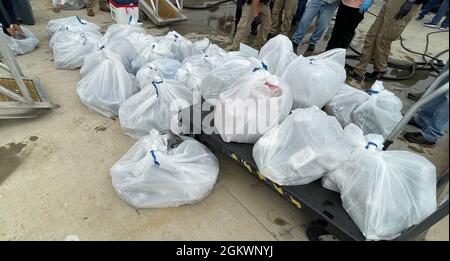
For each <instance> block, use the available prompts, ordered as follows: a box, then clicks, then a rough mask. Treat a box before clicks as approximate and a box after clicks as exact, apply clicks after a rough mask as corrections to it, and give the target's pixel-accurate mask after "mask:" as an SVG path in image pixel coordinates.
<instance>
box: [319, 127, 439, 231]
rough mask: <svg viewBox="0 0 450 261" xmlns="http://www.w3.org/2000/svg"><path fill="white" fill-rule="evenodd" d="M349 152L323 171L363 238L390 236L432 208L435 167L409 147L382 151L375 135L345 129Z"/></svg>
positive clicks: (434, 195) (428, 213) (434, 199)
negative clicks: (337, 164)
mask: <svg viewBox="0 0 450 261" xmlns="http://www.w3.org/2000/svg"><path fill="white" fill-rule="evenodd" d="M344 133H345V136H346V141H347V143H348V144H349V145H350V146H352V147H353V149H352V153H351V156H350V158H349V159H348V161H347V162H345V163H344V164H342V165H341V166H340V167H339V168H338V169H336V170H335V171H333V172H331V173H329V174H327V175H329V176H330V180H331V181H332V182H331V183H333V182H336V188H338V190H339V191H340V192H341V198H342V205H343V207H344V209H345V210H346V211H347V212H348V214H349V215H350V216H351V217H352V219H353V221H355V223H356V225H357V226H358V227H359V229H360V230H361V232H362V233H363V234H364V235H365V236H366V238H367V239H368V240H389V239H394V238H395V237H397V236H398V235H399V234H400V233H401V232H402V231H404V230H405V229H407V228H409V227H410V226H412V225H414V224H417V223H419V222H420V221H422V220H423V219H424V218H425V217H427V216H428V215H430V214H431V213H432V212H433V211H434V210H435V209H436V206H437V204H436V168H435V166H434V165H433V164H432V163H431V162H429V161H428V160H427V159H425V158H424V157H422V156H419V155H417V154H414V153H411V152H409V151H382V148H383V142H382V141H383V138H382V137H381V136H380V135H371V136H370V137H364V135H363V132H362V130H361V129H359V128H358V127H356V126H355V125H349V126H347V127H346V128H345V130H344Z"/></svg>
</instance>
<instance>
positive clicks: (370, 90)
mask: <svg viewBox="0 0 450 261" xmlns="http://www.w3.org/2000/svg"><path fill="white" fill-rule="evenodd" d="M366 92H367V93H371V94H378V93H380V92H379V91H374V90H372V89H368V90H366Z"/></svg>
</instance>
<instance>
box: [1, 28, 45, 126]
mask: <svg viewBox="0 0 450 261" xmlns="http://www.w3.org/2000/svg"><path fill="white" fill-rule="evenodd" d="M0 30H2V27H1V26H0ZM6 37H8V36H6V35H5V34H0V69H2V70H4V71H6V72H7V73H8V76H0V119H16V118H35V117H37V116H38V114H39V113H42V112H46V111H48V110H50V109H51V108H52V105H51V103H50V101H49V99H48V96H47V94H46V92H45V90H44V88H43V87H42V84H41V82H40V81H39V79H38V78H36V77H33V78H30V77H25V76H24V74H23V72H22V70H21V69H20V67H19V65H18V64H17V61H16V58H15V57H14V55H13V53H12V51H11V50H10V49H9V46H8V44H7V42H6V41H7V38H6Z"/></svg>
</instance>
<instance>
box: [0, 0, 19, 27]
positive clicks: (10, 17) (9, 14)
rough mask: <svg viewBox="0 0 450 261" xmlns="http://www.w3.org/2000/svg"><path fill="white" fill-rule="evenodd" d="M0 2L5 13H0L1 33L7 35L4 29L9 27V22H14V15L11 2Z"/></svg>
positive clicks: (4, 0)
mask: <svg viewBox="0 0 450 261" xmlns="http://www.w3.org/2000/svg"><path fill="white" fill-rule="evenodd" d="M0 2H1V4H2V5H3V8H4V11H5V13H3V12H0V23H1V24H2V26H3V32H5V33H6V34H8V33H7V31H6V28H8V27H9V26H10V23H11V22H12V23H15V22H16V20H17V18H16V13H15V11H14V7H13V3H12V0H1V1H0Z"/></svg>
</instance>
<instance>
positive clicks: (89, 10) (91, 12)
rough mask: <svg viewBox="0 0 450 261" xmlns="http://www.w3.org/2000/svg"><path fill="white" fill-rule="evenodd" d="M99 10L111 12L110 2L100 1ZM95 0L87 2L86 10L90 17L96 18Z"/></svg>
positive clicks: (106, 0) (107, 0)
mask: <svg viewBox="0 0 450 261" xmlns="http://www.w3.org/2000/svg"><path fill="white" fill-rule="evenodd" d="M98 5H99V9H100V10H101V11H105V12H109V0H98ZM94 7H95V0H87V1H86V10H87V15H88V16H94V15H95V13H94Z"/></svg>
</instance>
